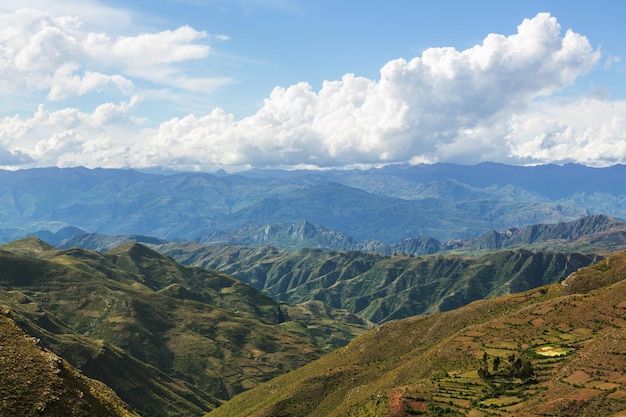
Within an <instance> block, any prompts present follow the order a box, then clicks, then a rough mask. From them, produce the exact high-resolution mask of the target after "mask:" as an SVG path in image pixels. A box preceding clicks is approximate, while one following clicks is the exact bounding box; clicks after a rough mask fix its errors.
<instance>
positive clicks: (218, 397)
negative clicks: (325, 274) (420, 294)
mask: <svg viewBox="0 0 626 417" xmlns="http://www.w3.org/2000/svg"><path fill="white" fill-rule="evenodd" d="M0 304H4V305H6V306H8V307H9V308H10V309H11V310H14V311H15V312H16V314H18V315H19V316H20V317H22V323H21V325H22V327H23V328H25V329H28V331H29V333H30V334H31V335H33V336H36V337H38V338H40V339H41V340H42V342H43V343H44V345H45V346H47V347H49V348H50V349H51V350H52V351H54V352H55V353H57V354H58V355H59V356H61V357H63V358H64V359H66V360H67V361H68V362H70V363H71V364H72V365H73V366H75V367H76V368H78V369H80V370H81V371H82V372H84V373H85V375H87V376H89V377H92V378H95V379H98V380H101V381H103V382H105V383H106V384H107V385H109V386H110V387H111V388H112V389H113V390H114V391H115V392H116V393H117V394H118V395H119V396H120V397H121V398H122V399H123V400H125V401H126V402H128V403H129V404H130V405H131V406H132V407H133V408H134V409H136V410H138V411H139V412H140V413H142V414H143V415H149V416H168V415H176V416H184V415H189V416H191V415H198V414H199V413H200V414H201V413H202V412H203V411H204V412H206V411H208V410H210V409H212V408H213V407H215V406H217V405H219V404H220V403H221V402H222V401H224V400H226V399H228V398H230V397H231V396H232V395H234V394H236V393H238V392H241V391H243V390H246V389H249V388H252V387H254V386H256V385H257V384H258V383H260V382H262V381H265V380H268V379H270V378H272V377H274V376H277V375H279V374H282V373H284V372H287V371H289V370H293V369H295V368H297V367H299V366H302V365H303V364H305V363H308V362H310V361H311V360H313V359H316V358H318V357H319V356H320V355H321V354H322V353H323V352H324V350H323V349H322V347H323V348H324V349H326V350H329V349H333V348H336V347H338V346H340V345H344V344H345V343H347V341H348V340H350V339H352V338H353V337H354V336H355V335H356V334H358V333H360V332H363V331H364V330H365V329H366V328H367V327H368V323H366V322H365V321H363V320H360V319H358V318H355V317H353V316H352V315H349V314H348V313H342V314H341V315H340V314H339V313H336V314H335V315H332V314H331V313H330V312H328V311H324V310H323V309H318V310H315V309H311V308H310V309H308V310H307V309H304V310H302V309H296V308H295V307H285V306H280V305H279V304H278V303H276V302H274V301H273V300H271V299H270V298H269V297H267V296H265V295H263V294H261V293H260V292H259V291H257V290H254V289H252V288H251V287H249V286H247V285H245V284H243V283H241V282H240V281H238V280H236V279H234V278H232V277H230V276H228V275H226V274H223V273H219V272H214V271H206V270H203V269H200V268H193V267H185V266H182V265H179V264H177V263H176V262H174V261H173V260H172V259H170V258H167V257H165V256H162V255H159V254H158V253H156V252H154V251H153V250H151V249H148V248H147V247H145V246H142V245H139V244H136V243H129V244H126V245H123V246H122V247H119V248H116V249H113V250H111V251H109V252H107V253H105V254H101V253H98V252H95V251H87V250H83V249H79V248H73V249H68V250H57V249H55V248H53V247H51V246H49V245H47V244H45V243H43V242H42V241H40V240H37V239H34V238H29V239H25V240H22V241H17V242H13V243H10V244H6V245H2V246H0ZM298 311H303V312H302V313H301V314H299V315H298V314H296V313H297V312H298ZM305 311H306V313H305ZM290 316H293V320H291V321H287V322H285V321H286V320H287V319H288V318H289V317H290ZM330 317H334V318H335V319H336V320H335V321H334V322H333V324H332V326H331V327H329V328H328V329H332V330H334V331H335V333H334V337H333V338H332V340H329V339H330V338H328V337H325V336H326V335H325V332H327V331H329V330H328V329H326V330H324V329H319V328H318V327H319V325H320V324H321V323H322V322H328V321H329V318H330ZM316 343H319V346H318V345H316Z"/></svg>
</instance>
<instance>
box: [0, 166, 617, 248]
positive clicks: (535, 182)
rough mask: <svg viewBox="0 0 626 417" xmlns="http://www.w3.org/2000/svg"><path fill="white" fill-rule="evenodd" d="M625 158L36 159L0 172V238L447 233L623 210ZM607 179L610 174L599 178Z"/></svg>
mask: <svg viewBox="0 0 626 417" xmlns="http://www.w3.org/2000/svg"><path fill="white" fill-rule="evenodd" d="M625 176H626V167H624V166H619V165H618V166H614V167H607V168H588V167H583V166H577V165H565V166H542V167H511V166H506V165H498V164H480V165H476V166H461V165H451V164H435V165H417V166H388V167H385V168H380V169H370V170H348V171H336V170H330V171H273V170H268V171H258V170H257V171H251V172H244V173H238V174H230V175H229V174H220V175H217V174H216V175H210V174H206V173H177V174H173V175H162V174H147V173H141V172H137V171H133V170H115V169H93V170H90V169H85V168H67V169H59V168H43V169H29V170H20V171H0V215H1V218H2V224H0V241H4V242H7V241H12V240H16V239H18V238H22V237H24V236H27V235H33V234H35V235H37V236H40V237H42V238H44V239H46V240H48V241H49V242H50V243H54V244H56V243H58V242H59V241H61V240H63V239H67V238H69V237H71V235H72V234H75V233H102V234H108V235H111V236H117V235H125V234H137V235H144V236H154V237H156V238H159V239H166V240H188V241H200V242H207V241H214V240H215V239H216V238H221V237H224V236H229V235H232V234H233V233H234V234H237V233H238V232H233V231H241V230H242V229H245V228H248V227H252V228H255V227H259V226H263V225H268V224H271V225H279V226H281V227H285V228H289V227H291V226H294V225H296V224H298V223H299V222H308V223H310V224H313V225H321V226H322V227H324V228H325V229H327V230H330V231H335V232H337V233H338V234H337V235H336V236H335V237H332V236H331V240H332V239H335V238H336V239H339V240H342V239H343V235H345V236H350V237H351V239H354V240H356V241H359V242H363V241H369V240H377V241H380V242H382V243H383V244H385V245H393V244H397V243H398V242H401V241H402V240H404V239H412V238H419V237H420V236H429V237H432V238H434V239H437V240H439V241H442V242H445V241H449V240H456V239H470V238H476V237H478V236H480V235H482V234H484V233H487V232H488V231H490V230H503V229H506V228H511V227H516V228H520V227H524V226H526V225H531V224H539V223H558V222H565V221H573V220H575V219H578V218H580V217H583V216H587V215H590V214H594V213H604V214H606V215H611V216H617V217H626V211H625V210H624V204H623V203H624V201H625V199H626V188H625V187H624V185H623V182H622V181H615V180H614V179H615V178H623V177H625ZM607 179H608V180H607Z"/></svg>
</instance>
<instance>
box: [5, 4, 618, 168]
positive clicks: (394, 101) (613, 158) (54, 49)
mask: <svg viewBox="0 0 626 417" xmlns="http://www.w3.org/2000/svg"><path fill="white" fill-rule="evenodd" d="M625 4H626V3H623V2H620V1H595V2H588V1H585V2H584V1H572V0H568V1H564V0H563V1H559V0H555V1H523V2H507V1H488V0H483V1H477V2H469V1H417V0H414V1H408V0H396V1H393V0H390V1H387V2H382V1H372V0H366V1H351V0H346V1H302V0H301V1H297V0H229V1H226V0H224V1H222V0H205V1H202V0H157V1H150V2H148V1H134V2H128V1H94V0H82V1H78V0H55V1H54V2H50V1H44V0H26V1H16V0H3V2H2V4H0V25H1V26H0V27H5V28H6V29H4V30H0V89H2V91H3V99H2V100H1V101H0V167H3V168H8V169H16V168H27V167H33V166H50V165H55V166H75V165H85V166H89V167H98V166H100V167H138V168H139V167H149V166H162V167H167V168H173V169H186V170H187V169H197V170H206V171H213V170H216V169H220V168H225V169H227V170H238V169H246V168H250V167H283V168H294V167H300V168H302V167H310V168H329V167H335V168H344V167H346V168H352V167H369V166H380V165H384V164H388V163H434V162H456V163H465V164H473V163H478V162H482V161H485V160H490V161H496V162H504V163H512V164H541V163H568V162H577V163H583V164H587V165H592V166H606V165H612V164H616V163H626V144H625V143H626V104H625V99H626V83H625V82H624V81H623V80H624V75H625V63H624V59H626V53H625V49H626V46H624V45H625V43H624V40H625V39H626V31H625V30H624V25H623V23H622V19H623V16H626V10H625V9H626V6H625Z"/></svg>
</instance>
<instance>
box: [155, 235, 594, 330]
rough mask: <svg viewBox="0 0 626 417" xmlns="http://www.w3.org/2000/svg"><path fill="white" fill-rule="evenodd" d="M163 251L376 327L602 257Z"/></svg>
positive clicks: (548, 279)
mask: <svg viewBox="0 0 626 417" xmlns="http://www.w3.org/2000/svg"><path fill="white" fill-rule="evenodd" d="M155 249H156V250H158V251H160V252H161V253H163V254H165V255H167V256H171V257H172V258H174V259H176V260H178V261H179V262H181V263H184V264H190V265H195V266H200V267H203V268H211V269H217V270H222V271H226V272H228V273H229V274H232V275H234V276H236V277H237V278H239V279H241V280H242V281H244V282H247V283H248V284H250V285H252V286H254V287H256V288H258V289H260V290H263V291H264V292H266V293H267V294H269V295H271V296H272V297H274V298H275V299H278V300H281V301H285V302H289V303H294V304H297V303H302V302H306V301H310V300H321V301H323V302H325V303H326V304H328V305H330V306H332V307H335V308H340V309H346V310H348V311H350V312H352V313H354V314H358V315H359V316H361V317H363V318H365V319H367V320H370V321H372V322H375V323H383V322H385V321H389V320H395V319H401V318H406V317H410V316H414V315H417V314H425V313H434V312H438V311H445V310H452V309H454V308H458V307H461V306H463V305H465V304H468V303H470V302H472V301H475V300H480V299H484V298H489V297H494V296H498V295H502V294H507V293H514V292H520V291H525V290H528V289H531V288H535V287H540V286H542V285H545V284H548V283H553V282H557V281H559V280H561V279H562V278H563V277H566V276H567V275H569V274H570V273H571V272H573V271H575V270H577V269H578V268H581V267H583V266H587V265H590V264H592V263H593V262H596V261H597V260H598V259H599V258H598V257H597V256H594V255H582V254H578V253H549V252H546V253H543V252H539V253H537V252H530V251H527V250H506V251H499V252H493V253H489V254H486V255H482V256H480V257H476V258H473V257H467V256H460V255H446V256H444V255H431V256H422V257H415V256H405V255H395V256H383V255H377V254H373V253H364V252H356V251H351V252H340V251H335V252H323V251H321V250H311V249H305V250H302V251H299V252H291V251H286V250H279V249H275V248H271V247H262V248H250V247H236V246H212V245H201V244H197V243H169V244H163V245H158V246H156V247H155Z"/></svg>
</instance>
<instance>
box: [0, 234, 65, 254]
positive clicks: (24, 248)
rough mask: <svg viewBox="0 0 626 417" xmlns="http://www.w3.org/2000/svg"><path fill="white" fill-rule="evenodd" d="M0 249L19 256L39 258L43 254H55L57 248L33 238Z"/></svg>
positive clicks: (7, 244)
mask: <svg viewBox="0 0 626 417" xmlns="http://www.w3.org/2000/svg"><path fill="white" fill-rule="evenodd" d="M0 248H2V249H4V250H7V251H9V252H13V253H19V254H21V255H28V256H34V257H40V256H41V255H42V254H43V253H45V252H56V251H57V248H55V247H54V246H52V245H49V244H48V243H46V242H44V241H43V240H41V239H39V238H38V237H35V236H29V237H26V238H24V239H20V240H16V241H15V242H10V243H5V244H4V245H0Z"/></svg>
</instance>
